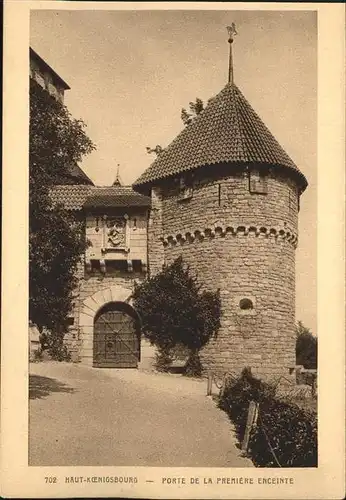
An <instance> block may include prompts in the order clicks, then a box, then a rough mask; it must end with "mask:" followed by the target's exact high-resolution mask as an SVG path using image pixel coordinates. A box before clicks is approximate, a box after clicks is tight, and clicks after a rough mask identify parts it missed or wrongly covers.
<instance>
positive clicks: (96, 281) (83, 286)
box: [64, 263, 145, 362]
mask: <svg viewBox="0 0 346 500" xmlns="http://www.w3.org/2000/svg"><path fill="white" fill-rule="evenodd" d="M77 274H78V278H79V284H78V287H77V288H76V291H75V299H74V304H75V306H74V309H73V313H72V317H73V320H74V324H73V326H71V327H70V328H69V332H68V334H67V335H66V336H65V339H64V342H65V345H66V346H67V347H68V349H69V351H70V353H71V357H72V360H73V361H75V362H78V361H79V360H80V353H81V347H82V339H81V335H80V327H81V325H80V324H79V319H80V314H81V312H82V310H83V303H84V301H85V300H86V299H87V298H88V297H92V296H93V295H94V294H95V293H96V292H99V291H101V292H102V291H106V290H109V289H110V288H112V287H114V286H118V287H124V288H126V289H130V290H133V288H134V282H135V281H137V282H140V281H142V280H143V279H144V278H145V274H144V273H135V272H131V273H125V272H123V273H122V272H119V273H118V274H116V275H112V276H107V275H106V276H101V275H100V276H88V275H85V273H84V264H83V263H81V264H80V265H79V267H78V273H77ZM105 295H106V294H105Z"/></svg>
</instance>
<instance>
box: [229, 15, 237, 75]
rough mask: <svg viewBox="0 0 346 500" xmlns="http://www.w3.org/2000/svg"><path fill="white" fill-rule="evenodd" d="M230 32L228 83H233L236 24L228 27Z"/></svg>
mask: <svg viewBox="0 0 346 500" xmlns="http://www.w3.org/2000/svg"><path fill="white" fill-rule="evenodd" d="M227 31H228V43H229V66H228V83H231V84H232V83H233V55H232V43H233V40H234V37H235V35H237V34H238V33H237V30H236V28H235V24H234V23H232V24H231V26H227Z"/></svg>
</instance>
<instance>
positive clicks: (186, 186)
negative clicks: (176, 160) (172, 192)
mask: <svg viewBox="0 0 346 500" xmlns="http://www.w3.org/2000/svg"><path fill="white" fill-rule="evenodd" d="M192 195H193V180H192V176H190V175H185V176H182V177H180V180H179V200H189V199H190V198H192Z"/></svg>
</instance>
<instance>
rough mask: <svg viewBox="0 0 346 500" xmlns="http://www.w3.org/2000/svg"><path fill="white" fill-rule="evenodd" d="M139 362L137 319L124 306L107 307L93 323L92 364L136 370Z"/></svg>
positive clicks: (129, 308)
mask: <svg viewBox="0 0 346 500" xmlns="http://www.w3.org/2000/svg"><path fill="white" fill-rule="evenodd" d="M139 359H140V331H139V324H138V318H136V315H135V314H134V313H133V311H132V310H131V307H130V306H128V305H127V304H121V303H113V304H108V305H107V306H106V307H104V308H103V309H101V311H100V312H99V313H98V314H97V316H96V318H95V322H94V355H93V365H94V366H95V367H102V368H137V366H138V361H139Z"/></svg>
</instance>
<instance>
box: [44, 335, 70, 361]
mask: <svg viewBox="0 0 346 500" xmlns="http://www.w3.org/2000/svg"><path fill="white" fill-rule="evenodd" d="M63 339H64V336H63V333H62V332H60V331H54V332H51V331H49V330H47V329H45V330H44V332H43V333H42V334H41V336H40V342H41V346H42V351H46V352H47V353H48V354H49V356H50V358H51V359H54V360H55V361H71V354H70V352H69V350H68V348H67V347H66V345H65V344H64V340H63Z"/></svg>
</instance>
